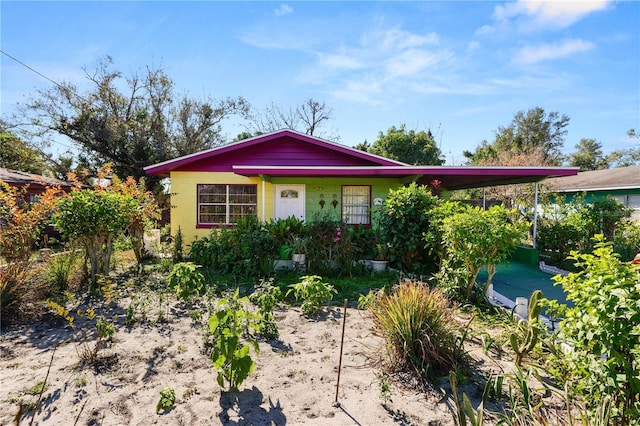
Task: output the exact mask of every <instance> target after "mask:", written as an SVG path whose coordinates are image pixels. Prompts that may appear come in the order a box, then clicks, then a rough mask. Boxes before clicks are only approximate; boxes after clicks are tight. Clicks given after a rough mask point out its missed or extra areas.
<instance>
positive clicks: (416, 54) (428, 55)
mask: <svg viewBox="0 0 640 426" xmlns="http://www.w3.org/2000/svg"><path fill="white" fill-rule="evenodd" d="M451 56H452V54H450V53H449V54H447V53H445V54H439V53H437V52H430V51H426V50H419V49H407V50H405V51H402V52H399V53H398V54H397V55H393V56H391V57H390V58H388V59H387V60H386V61H385V62H386V63H385V67H386V70H387V73H388V76H387V77H388V78H400V77H410V76H416V75H419V74H420V73H422V71H425V70H426V69H428V68H430V67H433V66H435V65H437V64H438V63H441V62H443V61H445V60H446V59H448V58H449V57H451Z"/></svg>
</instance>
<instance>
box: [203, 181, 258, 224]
mask: <svg viewBox="0 0 640 426" xmlns="http://www.w3.org/2000/svg"><path fill="white" fill-rule="evenodd" d="M227 194H228V196H227ZM257 194H258V187H257V185H198V223H199V224H228V223H236V222H237V221H238V220H239V219H240V218H242V217H244V216H247V215H255V214H256V210H257V202H258V195H257Z"/></svg>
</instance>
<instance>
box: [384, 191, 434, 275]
mask: <svg viewBox="0 0 640 426" xmlns="http://www.w3.org/2000/svg"><path fill="white" fill-rule="evenodd" d="M439 203H440V201H439V199H438V198H437V197H435V196H433V195H431V192H430V190H429V189H428V188H426V187H424V186H418V185H416V184H415V183H412V184H411V185H409V186H405V187H402V188H399V189H397V190H395V191H391V192H389V195H388V196H387V199H386V200H385V206H384V209H383V213H384V214H382V215H380V218H379V225H380V230H381V233H382V237H383V238H384V241H385V242H386V243H387V244H389V247H390V250H391V257H392V260H395V261H396V262H398V263H400V265H401V266H402V267H403V268H404V269H405V270H408V271H413V270H414V268H415V267H416V266H417V264H420V263H426V262H427V260H428V258H427V256H426V253H425V250H424V246H425V240H424V234H425V233H426V232H428V231H429V229H430V226H431V225H430V218H429V216H428V214H427V212H428V211H429V210H431V209H432V208H434V207H435V206H437V205H438V204H439Z"/></svg>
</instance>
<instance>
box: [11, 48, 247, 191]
mask: <svg viewBox="0 0 640 426" xmlns="http://www.w3.org/2000/svg"><path fill="white" fill-rule="evenodd" d="M112 62H113V61H112V59H111V58H110V57H106V58H105V59H103V60H101V61H100V62H99V63H98V65H97V66H96V69H95V70H92V71H89V70H87V69H86V68H85V73H86V77H87V79H88V81H89V83H90V85H91V88H90V89H89V90H88V91H86V92H85V93H80V89H79V87H78V86H77V85H76V84H73V83H71V82H64V83H61V84H58V85H56V86H54V87H52V88H50V89H47V90H43V91H39V92H38V95H39V96H38V97H37V98H36V99H32V100H30V101H29V102H28V103H27V104H26V105H25V106H24V107H23V108H22V110H21V114H23V115H24V116H25V117H27V118H29V119H30V122H31V124H32V127H33V128H34V129H38V131H39V134H40V136H42V138H43V140H46V138H47V137H48V136H50V134H51V133H53V134H58V135H63V136H66V137H68V138H69V139H70V140H71V141H73V142H74V143H75V144H76V145H77V146H78V147H79V148H80V150H81V154H80V158H79V163H81V164H87V165H89V166H90V167H91V169H92V171H94V172H95V171H96V170H97V169H98V168H99V166H100V165H102V164H105V163H107V162H112V163H113V170H114V172H115V173H116V174H118V175H120V176H133V177H134V178H135V179H136V180H138V179H139V178H140V177H142V176H145V175H146V174H145V172H144V170H143V168H144V167H145V166H147V165H150V164H154V163H158V162H162V161H165V160H169V159H172V158H175V157H178V156H182V155H186V154H191V153H194V152H197V151H201V150H204V149H208V148H211V147H214V146H216V145H219V144H221V143H222V142H223V141H224V140H223V134H222V128H221V123H222V122H223V121H224V120H225V119H226V118H228V117H229V116H231V115H233V114H241V115H243V114H245V113H247V111H248V108H249V106H248V104H247V102H246V101H245V100H244V99H243V98H236V99H234V98H227V99H224V100H220V101H215V100H212V99H206V100H202V101H201V100H195V99H192V98H189V97H187V96H182V97H180V96H179V95H177V94H176V93H175V89H174V85H173V82H172V80H171V79H170V78H169V76H168V75H167V74H166V73H165V71H164V70H163V69H162V68H149V67H148V68H147V69H146V72H145V73H143V74H142V75H139V74H133V75H132V76H130V77H128V78H124V77H123V75H122V73H121V72H120V71H115V70H113V69H112ZM150 181H151V182H150V183H151V185H150V186H151V187H154V186H155V183H157V182H158V178H150Z"/></svg>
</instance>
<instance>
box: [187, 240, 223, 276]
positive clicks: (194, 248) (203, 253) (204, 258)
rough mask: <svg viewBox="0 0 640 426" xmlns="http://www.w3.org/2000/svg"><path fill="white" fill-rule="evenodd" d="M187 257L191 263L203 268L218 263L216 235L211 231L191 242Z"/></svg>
mask: <svg viewBox="0 0 640 426" xmlns="http://www.w3.org/2000/svg"><path fill="white" fill-rule="evenodd" d="M189 256H190V257H189V258H190V260H191V261H192V262H193V263H196V264H198V265H202V266H204V267H205V268H213V267H216V266H217V263H218V244H217V239H216V235H215V234H214V233H213V232H212V233H211V234H210V235H209V236H208V237H204V238H198V239H196V240H195V241H193V242H192V243H191V250H189Z"/></svg>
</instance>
